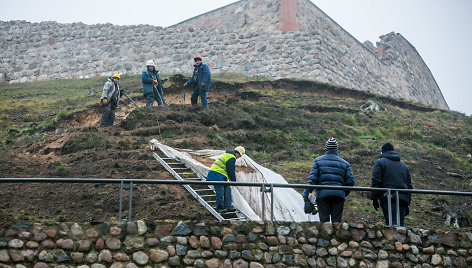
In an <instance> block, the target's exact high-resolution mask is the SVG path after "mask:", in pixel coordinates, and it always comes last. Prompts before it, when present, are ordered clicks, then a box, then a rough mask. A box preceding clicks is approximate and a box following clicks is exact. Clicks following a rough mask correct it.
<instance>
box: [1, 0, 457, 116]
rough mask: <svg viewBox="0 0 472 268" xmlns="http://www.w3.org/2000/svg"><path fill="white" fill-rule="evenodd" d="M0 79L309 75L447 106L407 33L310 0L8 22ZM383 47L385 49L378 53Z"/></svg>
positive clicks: (245, 2)
mask: <svg viewBox="0 0 472 268" xmlns="http://www.w3.org/2000/svg"><path fill="white" fill-rule="evenodd" d="M0 45H1V47H2V49H1V50H0V82H9V83H17V82H27V81H37V80H44V79H56V78H72V77H76V78H87V77H92V76H96V75H107V76H109V75H111V73H113V72H118V73H133V74H135V73H140V72H142V71H143V70H144V68H145V66H144V65H145V62H146V61H147V60H149V59H153V60H154V61H155V62H156V64H157V68H158V69H159V70H160V71H161V72H162V73H190V72H191V71H192V70H193V67H192V65H193V62H192V59H193V56H194V55H195V54H200V55H202V56H203V61H204V63H206V64H208V65H209V67H210V68H211V71H212V72H213V73H216V72H237V73H244V74H247V75H258V76H267V77H273V78H284V77H301V78H307V79H313V80H318V81H321V82H326V83H331V84H336V85H339V86H343V87H347V88H353V89H357V90H364V91H372V92H375V93H378V94H381V95H386V96H391V97H394V98H397V99H401V98H403V99H410V100H415V101H417V102H421V103H424V104H430V105H432V106H435V107H438V108H443V109H448V106H447V103H446V101H445V100H444V97H443V96H442V93H441V91H440V89H439V87H438V85H437V84H436V82H435V80H434V77H433V76H432V74H431V72H430V70H429V69H428V67H427V66H426V64H425V63H424V62H423V60H422V58H421V56H420V55H419V53H418V52H417V51H416V49H415V48H414V47H413V46H412V45H411V44H410V43H409V42H408V41H407V40H406V39H404V38H403V37H402V36H401V35H400V34H395V33H390V34H387V35H384V36H383V37H382V38H381V40H380V41H379V42H378V43H377V46H374V45H373V44H372V43H370V42H368V43H360V42H359V41H357V40H356V39H355V38H354V37H353V36H351V35H350V34H349V33H348V32H346V31H345V30H344V29H343V28H341V27H340V26H339V25H338V24H337V23H336V22H335V21H333V20H332V19H331V18H330V17H329V16H327V15H326V14H325V13H323V12H322V11H321V10H320V9H318V8H317V7H316V6H315V5H313V4H312V3H311V2H310V1H308V0H250V1H249V0H243V1H238V2H235V3H233V4H230V5H228V6H225V7H223V8H220V9H217V10H214V11H211V12H208V13H205V14H202V15H201V16H197V17H194V18H191V19H188V20H186V21H183V22H181V23H179V24H176V25H173V26H171V27H167V28H162V27H156V26H150V25H133V26H117V25H112V24H96V25H85V24H83V23H72V24H59V23H55V22H42V23H29V22H25V21H9V22H0ZM376 47H381V48H382V49H381V50H380V51H382V52H383V53H382V54H381V55H380V56H378V55H377V53H376V51H377V48H376Z"/></svg>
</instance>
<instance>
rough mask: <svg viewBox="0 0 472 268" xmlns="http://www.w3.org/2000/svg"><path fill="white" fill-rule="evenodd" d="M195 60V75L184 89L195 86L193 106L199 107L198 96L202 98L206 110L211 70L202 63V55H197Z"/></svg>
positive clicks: (185, 84) (191, 99) (192, 99)
mask: <svg viewBox="0 0 472 268" xmlns="http://www.w3.org/2000/svg"><path fill="white" fill-rule="evenodd" d="M193 60H194V61H195V65H194V66H193V67H194V68H193V75H192V78H190V79H189V80H188V81H187V82H185V83H184V87H186V86H188V85H193V91H192V96H191V97H190V101H191V102H192V105H197V101H198V96H200V101H201V103H202V107H203V108H206V107H207V97H206V94H207V91H208V90H209V89H210V85H211V73H210V68H208V66H207V65H206V64H203V63H202V57H201V56H200V55H196V56H195V57H194V58H193Z"/></svg>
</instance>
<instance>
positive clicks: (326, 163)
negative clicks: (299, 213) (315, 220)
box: [303, 138, 354, 222]
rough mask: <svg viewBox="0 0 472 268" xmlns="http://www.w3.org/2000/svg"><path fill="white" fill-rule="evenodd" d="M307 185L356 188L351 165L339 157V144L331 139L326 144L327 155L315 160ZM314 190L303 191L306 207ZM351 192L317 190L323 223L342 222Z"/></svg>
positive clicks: (317, 201)
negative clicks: (347, 198)
mask: <svg viewBox="0 0 472 268" xmlns="http://www.w3.org/2000/svg"><path fill="white" fill-rule="evenodd" d="M307 184H311V185H332V186H354V176H353V174H352V171H351V165H350V164H349V163H348V162H347V161H346V160H344V159H342V158H341V157H339V156H338V142H337V141H336V139H335V138H331V139H329V140H328V141H327V142H326V153H325V154H324V155H322V156H319V157H317V158H315V159H314V160H313V167H312V168H311V172H310V175H309V177H308V182H307ZM312 191H313V189H305V190H304V191H303V200H304V201H305V206H307V202H310V201H309V199H308V196H309V194H310V193H311V192H312ZM348 194H349V191H344V190H334V189H316V204H317V205H318V211H319V213H320V221H321V222H329V221H330V218H331V222H341V219H342V216H343V210H344V201H345V199H346V196H347V195H348Z"/></svg>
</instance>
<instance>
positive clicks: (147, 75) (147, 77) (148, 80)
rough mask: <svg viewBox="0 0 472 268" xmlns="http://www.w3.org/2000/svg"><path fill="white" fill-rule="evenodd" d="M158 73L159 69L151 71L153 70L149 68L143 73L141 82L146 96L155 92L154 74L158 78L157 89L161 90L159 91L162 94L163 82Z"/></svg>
mask: <svg viewBox="0 0 472 268" xmlns="http://www.w3.org/2000/svg"><path fill="white" fill-rule="evenodd" d="M158 73H159V71H158V70H154V72H152V73H151V71H149V69H147V70H146V71H144V72H143V73H142V74H141V82H142V83H143V95H144V96H146V95H147V94H149V93H152V92H153V85H152V80H153V79H154V78H153V77H154V76H155V77H156V80H157V89H158V90H159V93H161V94H162V83H161V79H160V78H159V74H158Z"/></svg>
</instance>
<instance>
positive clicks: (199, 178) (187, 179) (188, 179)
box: [182, 178, 201, 180]
mask: <svg viewBox="0 0 472 268" xmlns="http://www.w3.org/2000/svg"><path fill="white" fill-rule="evenodd" d="M182 179H184V180H201V179H200V178H182Z"/></svg>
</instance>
